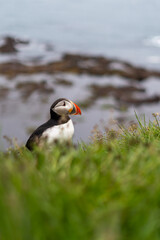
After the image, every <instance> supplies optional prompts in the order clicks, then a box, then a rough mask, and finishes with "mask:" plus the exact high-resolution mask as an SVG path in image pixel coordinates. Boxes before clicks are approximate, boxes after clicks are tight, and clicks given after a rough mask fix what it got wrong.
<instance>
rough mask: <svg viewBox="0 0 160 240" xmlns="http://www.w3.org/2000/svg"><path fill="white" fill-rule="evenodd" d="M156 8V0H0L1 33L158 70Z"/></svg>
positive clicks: (158, 6) (159, 44) (159, 43)
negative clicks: (127, 61)
mask: <svg viewBox="0 0 160 240" xmlns="http://www.w3.org/2000/svg"><path fill="white" fill-rule="evenodd" d="M159 11H160V1H158V0H152V1H146V0H129V1H128V0H81V1H78V0H23V1H22V0H5V1H2V0H0V35H1V36H3V35H8V34H9V35H13V36H16V37H20V38H22V37H25V38H27V39H29V40H32V41H34V42H36V43H43V42H48V43H52V44H53V45H54V47H55V51H56V52H64V51H67V52H68V51H73V52H80V53H91V54H102V55H107V56H114V57H117V58H121V59H127V60H129V61H131V62H134V63H136V64H141V65H145V66H149V67H150V66H151V67H155V68H158V67H159V64H160V27H159V22H160V14H159ZM36 51H40V50H39V48H37V47H36V44H35V45H34V46H33V48H32V52H35V54H36Z"/></svg>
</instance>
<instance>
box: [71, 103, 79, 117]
mask: <svg viewBox="0 0 160 240" xmlns="http://www.w3.org/2000/svg"><path fill="white" fill-rule="evenodd" d="M73 104H74V106H75V109H76V113H75V114H74V115H78V114H79V115H81V109H80V108H79V107H78V105H77V104H75V103H73Z"/></svg>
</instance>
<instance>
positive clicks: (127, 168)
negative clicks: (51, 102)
mask: <svg viewBox="0 0 160 240" xmlns="http://www.w3.org/2000/svg"><path fill="white" fill-rule="evenodd" d="M112 135H113V134H108V136H110V138H111V136H112ZM0 239H1V240H10V239H12V240H14V239H15V240H22V239H23V240H28V239H34V240H46V239H56V240H59V239H60V240H61V239H62V240H63V239H65V240H72V239H76V240H77V239H83V240H85V239H87V240H88V239H92V240H94V239H96V240H106V239H107V240H117V239H122V240H125V239H126V240H128V239H130V240H131V239H136V240H143V239H145V240H147V239H154V240H156V239H157V240H158V239H160V129H159V126H157V125H156V124H150V125H149V126H145V127H143V126H141V125H140V127H139V128H138V130H137V131H134V130H133V131H132V132H129V131H126V132H125V133H123V134H120V135H119V136H118V137H117V138H116V139H109V140H108V142H106V141H103V142H101V143H97V142H95V143H94V144H92V145H88V146H85V148H83V149H82V148H81V147H79V148H78V149H77V150H75V149H58V148H57V149H53V150H52V151H50V152H44V151H36V152H35V153H34V154H31V153H30V152H28V151H27V150H25V149H21V150H20V153H19V154H17V153H16V151H13V152H12V153H10V154H9V153H7V154H5V155H4V154H2V153H1V155H0Z"/></svg>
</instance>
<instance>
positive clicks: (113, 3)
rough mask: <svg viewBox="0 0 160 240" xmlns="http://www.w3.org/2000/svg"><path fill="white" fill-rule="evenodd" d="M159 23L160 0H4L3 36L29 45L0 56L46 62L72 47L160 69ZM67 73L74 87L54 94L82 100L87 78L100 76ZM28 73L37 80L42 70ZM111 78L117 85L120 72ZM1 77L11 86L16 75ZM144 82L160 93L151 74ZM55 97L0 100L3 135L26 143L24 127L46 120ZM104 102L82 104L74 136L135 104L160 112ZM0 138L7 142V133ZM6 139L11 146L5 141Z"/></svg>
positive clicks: (84, 134) (0, 9)
mask: <svg viewBox="0 0 160 240" xmlns="http://www.w3.org/2000/svg"><path fill="white" fill-rule="evenodd" d="M159 23H160V1H158V0H152V1H146V0H129V1H128V0H81V1H78V0H5V1H2V0H0V37H3V36H6V35H9V36H14V37H18V38H20V39H27V40H29V41H30V42H31V44H30V45H29V46H27V47H22V51H20V52H19V53H18V54H17V55H16V56H6V55H0V61H1V62H2V61H7V60H8V59H12V58H13V59H16V58H17V59H20V60H22V61H24V62H27V63H30V62H31V60H33V58H35V59H36V58H37V59H41V61H42V62H43V61H44V62H45V61H49V60H53V59H56V58H58V57H59V56H60V55H61V54H63V53H64V52H69V53H70V52H73V53H82V54H91V55H103V56H107V57H115V58H117V59H123V60H127V61H129V62H131V63H133V64H135V65H138V66H145V67H147V68H151V69H157V70H160V26H159ZM44 44H49V45H51V46H53V51H48V52H46V51H44ZM21 77H22V76H19V77H17V78H15V79H14V81H15V82H16V81H21V80H23V79H25V76H23V77H22V79H19V78H21ZM45 77H46V78H50V77H51V76H45ZM65 77H66V78H68V79H69V80H70V79H71V80H72V82H73V83H74V91H73V89H66V88H65V89H64V88H63V87H57V91H56V93H55V95H54V99H56V98H58V97H62V96H65V97H68V98H71V99H72V100H75V101H76V100H78V101H79V100H81V99H82V98H84V97H85V96H87V94H88V93H87V90H86V89H87V84H88V83H95V82H96V81H99V79H96V78H91V77H89V76H82V77H81V78H80V79H79V77H78V76H70V75H65ZM30 78H31V79H32V80H35V81H38V79H41V78H42V76H31V77H30ZM102 80H103V81H106V79H102ZM108 80H109V78H108ZM111 80H112V82H114V83H115V85H116V86H117V85H119V79H117V78H116V77H115V78H114V81H113V79H111ZM48 81H49V80H48ZM3 83H4V85H5V84H7V85H8V86H9V85H10V87H11V88H12V87H13V86H12V85H14V83H13V81H12V82H8V81H6V79H4V77H3V76H2V77H0V86H2V85H3ZM121 84H122V83H121ZM125 84H126V83H125ZM143 85H145V87H146V89H147V93H149V94H150V93H151V92H152V94H160V83H159V80H157V79H149V80H148V81H146V82H145V83H141V86H143ZM52 101H53V100H52V99H49V100H48V102H46V103H43V104H42V105H41V104H40V103H39V102H38V96H35V97H33V98H31V99H29V101H28V102H26V103H23V102H21V101H20V99H19V97H18V95H17V93H15V92H14V91H13V92H12V93H11V96H10V98H8V99H6V100H4V101H1V103H0V115H1V117H0V129H2V130H1V136H3V135H7V136H9V137H11V138H13V137H16V138H17V139H18V141H19V142H20V143H24V142H25V141H26V139H27V137H28V134H27V133H26V130H25V129H26V128H28V127H29V126H33V127H36V126H38V125H39V124H40V123H43V122H44V121H45V120H47V118H46V116H47V114H48V108H49V106H50V104H51V103H52ZM109 101H110V100H108V102H109ZM33 102H34V104H33ZM108 102H107V103H108ZM103 103H104V101H101V100H99V101H97V103H96V105H95V106H92V107H91V108H90V109H88V110H84V112H83V113H84V114H83V117H82V118H80V119H79V120H78V118H75V117H74V121H75V123H76V125H75V126H76V137H75V139H76V141H80V140H84V141H87V139H88V136H89V135H90V132H91V130H92V129H93V126H94V125H95V124H97V123H99V121H100V120H102V119H103V120H106V119H107V120H109V118H110V116H112V115H113V116H114V117H115V116H116V117H117V118H118V117H121V116H122V115H123V116H127V117H128V116H129V118H132V117H133V116H134V111H135V110H136V111H137V113H140V114H141V113H145V114H146V116H147V118H150V117H151V115H152V112H159V109H160V104H156V105H154V104H153V105H152V106H151V105H149V106H147V105H145V106H143V107H139V108H129V109H128V111H127V112H125V113H121V112H114V113H113V112H112V110H107V111H104V110H103V111H102V109H101V108H100V107H99V106H101V104H103ZM105 103H106V102H105ZM111 103H113V101H112V100H111ZM42 108H43V110H42ZM38 114H39V115H38ZM37 115H38V117H35V116H37ZM1 138H2V140H1V141H2V142H3V137H1ZM2 145H3V146H4V147H6V146H7V145H6V143H4V142H3V143H2Z"/></svg>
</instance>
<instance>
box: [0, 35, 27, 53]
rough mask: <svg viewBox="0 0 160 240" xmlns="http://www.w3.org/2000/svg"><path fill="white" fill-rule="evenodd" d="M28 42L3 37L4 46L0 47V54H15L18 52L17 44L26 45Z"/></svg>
mask: <svg viewBox="0 0 160 240" xmlns="http://www.w3.org/2000/svg"><path fill="white" fill-rule="evenodd" d="M28 43H29V41H23V40H20V39H16V38H13V37H9V36H8V37H5V38H4V44H3V45H2V46H0V53H16V52H18V50H17V48H16V46H17V44H28Z"/></svg>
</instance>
